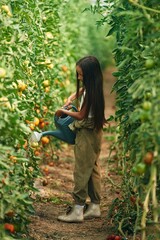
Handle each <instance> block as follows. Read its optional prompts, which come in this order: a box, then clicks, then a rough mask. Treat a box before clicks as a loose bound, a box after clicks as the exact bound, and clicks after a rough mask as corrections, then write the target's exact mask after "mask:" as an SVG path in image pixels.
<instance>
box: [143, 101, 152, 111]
mask: <svg viewBox="0 0 160 240" xmlns="http://www.w3.org/2000/svg"><path fill="white" fill-rule="evenodd" d="M142 107H143V109H144V110H147V111H148V110H150V109H151V107H152V103H151V102H149V101H145V102H144V103H143V104H142Z"/></svg>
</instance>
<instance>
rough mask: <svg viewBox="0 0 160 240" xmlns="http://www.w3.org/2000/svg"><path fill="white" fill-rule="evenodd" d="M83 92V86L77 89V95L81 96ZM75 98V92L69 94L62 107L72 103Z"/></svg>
mask: <svg viewBox="0 0 160 240" xmlns="http://www.w3.org/2000/svg"><path fill="white" fill-rule="evenodd" d="M83 92H84V88H83V87H82V88H80V89H79V94H78V95H79V96H81V95H82V94H83ZM75 99H76V92H75V93H73V94H71V95H70V96H69V98H68V99H67V101H66V103H65V104H64V107H67V106H68V105H70V104H72V102H73V101H74V100H75Z"/></svg>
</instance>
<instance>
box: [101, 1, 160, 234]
mask: <svg viewBox="0 0 160 240" xmlns="http://www.w3.org/2000/svg"><path fill="white" fill-rule="evenodd" d="M97 11H100V12H101V13H104V12H105V13H106V12H108V11H109V12H108V16H107V17H106V15H105V16H104V18H103V19H102V20H101V22H103V23H105V22H108V23H109V24H110V26H111V29H110V30H109V32H108V35H111V34H115V35H116V42H117V46H116V48H115V49H114V51H113V52H114V56H115V61H116V65H117V72H115V73H114V74H113V75H114V76H116V77H117V81H116V83H115V85H114V87H113V90H114V91H116V93H117V99H116V106H117V109H116V115H115V120H116V121H117V122H118V124H120V134H119V138H118V144H119V146H121V147H120V148H119V149H120V151H121V153H119V154H121V156H122V162H123V166H124V164H125V160H124V156H129V159H130V161H129V165H128V170H129V171H130V173H131V174H130V175H128V173H127V176H128V183H130V182H132V183H133V184H132V191H133V192H134V194H136V195H137V196H138V197H139V198H140V200H141V202H143V212H142V213H141V215H140V216H139V215H138V214H137V218H138V217H140V218H141V222H139V221H138V222H139V223H138V227H139V228H141V229H142V239H146V235H145V234H146V232H145V228H146V224H147V221H149V220H150V219H152V221H153V222H154V223H157V222H158V216H159V213H158V209H159V207H158V206H159V197H158V195H159V194H158V191H159V179H160V175H159V169H160V161H159V157H160V144H159V143H160V138H159V136H160V121H159V119H160V104H159V101H160V84H159V82H160V81H159V78H160V74H159V68H160V62H159V58H160V32H159V28H160V5H159V1H158V0H154V1H148V0H142V1H135V0H127V1H125V0H117V1H114V3H113V1H104V4H102V5H101V6H99V5H98V6H97ZM148 153H152V154H153V157H152V158H153V159H152V160H151V162H150V163H149V164H148V163H146V158H147V157H146V156H147V154H148ZM144 165H146V167H144ZM142 168H143V169H142ZM125 177H126V176H124V178H125ZM128 183H127V182H125V186H126V189H125V191H126V190H128ZM123 184H124V182H123ZM128 191H130V190H128ZM124 195H125V192H124ZM150 199H152V200H151V201H150ZM148 208H149V212H150V211H151V212H150V214H148ZM124 217H125V216H124ZM135 223H137V222H136V221H135ZM134 230H135V232H134V234H136V230H137V226H135V229H134Z"/></svg>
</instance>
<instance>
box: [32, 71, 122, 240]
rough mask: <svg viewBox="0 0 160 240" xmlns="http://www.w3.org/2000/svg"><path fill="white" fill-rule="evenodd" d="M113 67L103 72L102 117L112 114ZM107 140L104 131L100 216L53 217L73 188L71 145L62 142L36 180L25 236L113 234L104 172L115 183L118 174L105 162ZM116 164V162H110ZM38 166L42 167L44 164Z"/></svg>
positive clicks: (78, 238)
mask: <svg viewBox="0 0 160 240" xmlns="http://www.w3.org/2000/svg"><path fill="white" fill-rule="evenodd" d="M113 71H114V70H113V69H107V70H106V71H105V72H104V92H105V102H106V118H108V117H109V116H110V115H114V112H115V94H114V93H113V94H111V89H112V86H113V84H114V81H115V79H114V78H113V76H112V72H113ZM109 148H110V141H108V140H107V133H106V132H104V137H103V143H102V151H101V156H100V158H101V173H102V201H101V212H102V216H101V218H99V219H92V220H85V221H84V222H83V223H80V224H76V223H72V224H71V223H63V222H59V221H57V216H58V215H59V214H61V213H64V212H65V210H66V208H67V206H68V205H69V204H70V205H71V204H72V197H71V192H72V189H73V175H72V174H73V168H74V154H73V146H68V145H67V144H64V145H63V148H62V151H61V152H60V153H59V155H60V156H59V157H60V158H59V160H58V161H57V162H55V163H54V164H53V166H47V167H48V169H49V172H47V175H46V176H45V177H44V178H41V179H37V180H36V183H35V185H36V187H38V189H39V193H38V195H39V201H36V202H35V204H34V207H35V210H36V213H35V215H34V216H33V217H32V218H31V224H30V226H29V238H30V239H33V240H45V239H48V240H82V239H83V240H93V239H98V240H105V239H106V238H107V236H108V235H110V234H114V232H113V230H112V228H111V226H110V225H109V224H108V222H107V220H106V216H107V212H108V209H109V206H110V204H111V202H112V200H113V199H114V198H115V197H117V193H116V191H114V190H113V186H112V184H111V182H110V181H109V180H108V176H110V177H111V178H112V180H113V181H114V182H115V183H117V184H119V182H120V176H117V174H116V173H115V172H110V166H109V165H108V159H109V152H110V150H109ZM111 167H112V168H116V164H114V165H113V166H111ZM42 168H43V169H44V168H46V166H45V165H43V166H42Z"/></svg>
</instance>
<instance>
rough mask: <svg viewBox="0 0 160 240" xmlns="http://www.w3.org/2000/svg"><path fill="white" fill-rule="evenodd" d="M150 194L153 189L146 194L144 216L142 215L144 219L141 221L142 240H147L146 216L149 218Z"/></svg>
mask: <svg viewBox="0 0 160 240" xmlns="http://www.w3.org/2000/svg"><path fill="white" fill-rule="evenodd" d="M150 192H151V187H150V188H149V190H148V192H147V194H146V198H145V200H144V203H143V210H144V211H143V215H142V219H141V227H142V240H146V216H147V213H148V211H149V208H148V204H149V195H150Z"/></svg>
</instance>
